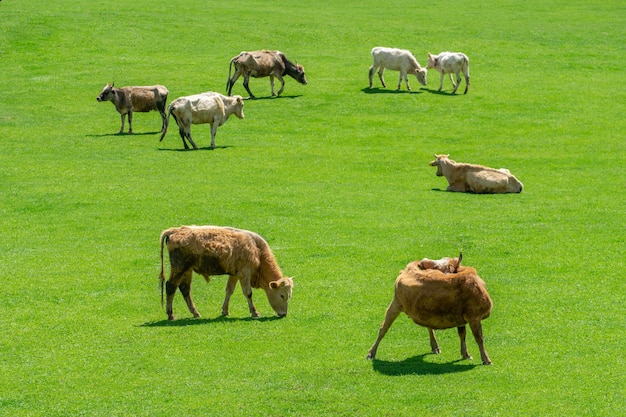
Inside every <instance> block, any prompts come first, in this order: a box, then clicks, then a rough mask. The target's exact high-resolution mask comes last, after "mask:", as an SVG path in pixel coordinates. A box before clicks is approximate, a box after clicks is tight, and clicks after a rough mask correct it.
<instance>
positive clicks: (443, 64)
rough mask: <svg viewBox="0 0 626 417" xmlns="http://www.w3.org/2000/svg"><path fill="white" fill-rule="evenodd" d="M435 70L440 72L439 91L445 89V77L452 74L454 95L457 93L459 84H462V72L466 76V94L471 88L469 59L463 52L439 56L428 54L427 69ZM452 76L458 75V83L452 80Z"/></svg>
mask: <svg viewBox="0 0 626 417" xmlns="http://www.w3.org/2000/svg"><path fill="white" fill-rule="evenodd" d="M431 68H434V69H436V70H437V71H438V72H439V91H441V88H442V87H443V76H444V75H445V74H450V81H452V87H454V89H453V90H452V94H454V93H456V90H457V88H459V84H460V83H461V71H462V72H463V75H464V76H465V92H464V93H463V94H467V90H468V89H469V86H470V75H469V58H468V57H467V55H465V54H464V53H462V52H441V53H440V54H439V55H433V54H428V64H427V65H426V69H431ZM452 74H455V75H456V82H454V79H453V78H452Z"/></svg>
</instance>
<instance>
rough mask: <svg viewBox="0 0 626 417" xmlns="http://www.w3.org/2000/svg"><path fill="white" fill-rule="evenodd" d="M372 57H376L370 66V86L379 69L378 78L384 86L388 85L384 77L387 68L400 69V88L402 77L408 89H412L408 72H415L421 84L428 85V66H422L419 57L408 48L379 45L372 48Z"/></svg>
mask: <svg viewBox="0 0 626 417" xmlns="http://www.w3.org/2000/svg"><path fill="white" fill-rule="evenodd" d="M372 57H374V64H372V66H371V67H370V73H369V76H370V88H372V81H373V78H374V72H375V71H376V69H378V78H380V82H381V83H382V84H383V87H387V85H386V84H385V79H384V78H383V72H384V71H385V68H386V69H390V70H394V71H400V77H399V78H398V90H399V89H400V86H401V85H402V79H403V78H404V82H405V83H406V89H407V90H409V91H410V90H411V86H410V85H409V78H408V76H407V74H414V75H415V77H416V78H417V81H419V83H420V84H422V85H426V74H427V73H428V71H426V68H422V67H421V66H420V64H419V62H417V59H415V57H414V56H413V54H412V53H411V52H410V51H407V50H406V49H396V48H384V47H382V46H377V47H376V48H373V49H372Z"/></svg>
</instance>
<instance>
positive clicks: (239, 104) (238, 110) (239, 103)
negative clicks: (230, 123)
mask: <svg viewBox="0 0 626 417" xmlns="http://www.w3.org/2000/svg"><path fill="white" fill-rule="evenodd" d="M233 98H234V99H235V100H236V103H235V111H234V113H235V116H237V117H238V118H240V119H243V97H241V96H234V97H233Z"/></svg>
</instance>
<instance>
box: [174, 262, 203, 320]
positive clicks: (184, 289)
mask: <svg viewBox="0 0 626 417" xmlns="http://www.w3.org/2000/svg"><path fill="white" fill-rule="evenodd" d="M192 275H193V273H192V271H191V270H189V271H187V272H186V273H185V274H184V275H183V280H182V281H181V283H180V285H179V286H178V289H179V290H180V292H181V293H182V294H183V298H184V299H185V302H186V303H187V307H188V308H189V312H190V313H191V314H193V316H194V317H200V313H198V309H197V308H196V305H195V304H194V303H193V300H192V298H191V278H192Z"/></svg>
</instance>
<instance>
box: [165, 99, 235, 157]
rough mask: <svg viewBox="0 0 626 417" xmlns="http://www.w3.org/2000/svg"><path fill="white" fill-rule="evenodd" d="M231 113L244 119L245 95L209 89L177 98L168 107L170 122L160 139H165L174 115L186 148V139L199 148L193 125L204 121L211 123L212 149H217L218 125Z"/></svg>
mask: <svg viewBox="0 0 626 417" xmlns="http://www.w3.org/2000/svg"><path fill="white" fill-rule="evenodd" d="M231 114H234V115H235V116H237V117H238V118H240V119H243V117H244V115H243V97H241V96H232V97H227V96H224V95H222V94H220V93H215V92H212V91H209V92H206V93H201V94H195V95H193V96H187V97H180V98H177V99H176V100H174V101H172V103H171V104H170V106H169V108H168V114H167V119H168V123H167V124H166V128H165V131H164V132H163V134H162V135H161V139H160V140H163V138H164V137H165V134H166V133H167V125H169V118H170V116H174V120H176V124H178V131H179V133H180V137H181V138H182V140H183V145H184V146H185V149H189V146H187V142H186V141H185V139H187V140H189V143H191V146H193V148H194V149H198V147H197V146H196V144H195V143H194V141H193V139H191V125H192V124H194V125H197V124H204V123H209V124H210V125H211V149H215V134H216V133H217V127H218V126H221V125H223V124H224V123H226V121H227V120H228V118H229V117H230V115H231Z"/></svg>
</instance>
